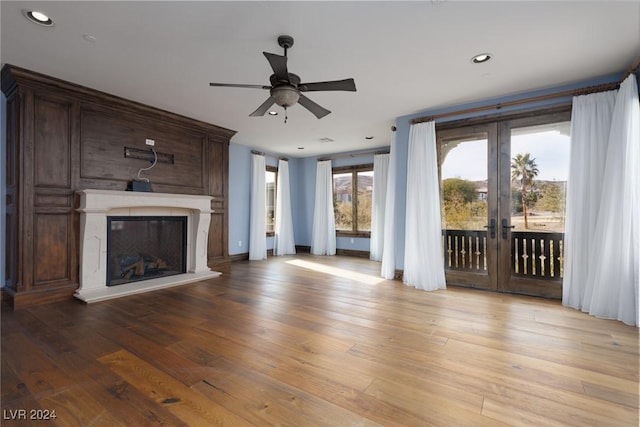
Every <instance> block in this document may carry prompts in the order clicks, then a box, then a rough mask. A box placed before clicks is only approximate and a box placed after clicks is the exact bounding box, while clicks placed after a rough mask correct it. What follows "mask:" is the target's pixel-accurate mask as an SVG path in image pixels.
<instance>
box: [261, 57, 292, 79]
mask: <svg viewBox="0 0 640 427" xmlns="http://www.w3.org/2000/svg"><path fill="white" fill-rule="evenodd" d="M262 53H263V54H264V56H265V57H266V58H267V61H269V64H271V68H272V69H273V74H275V76H276V79H277V80H278V81H279V82H289V71H287V57H286V56H282V55H276V54H275V53H269V52H262Z"/></svg>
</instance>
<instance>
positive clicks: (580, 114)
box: [562, 91, 616, 309]
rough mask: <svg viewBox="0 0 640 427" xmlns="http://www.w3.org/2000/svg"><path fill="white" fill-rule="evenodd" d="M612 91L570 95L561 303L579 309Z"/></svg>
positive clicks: (599, 187) (597, 194)
mask: <svg viewBox="0 0 640 427" xmlns="http://www.w3.org/2000/svg"><path fill="white" fill-rule="evenodd" d="M615 102H616V92H615V91H610V92H601V93H594V94H591V95H583V96H576V97H574V98H573V105H572V110H571V131H570V135H571V148H570V150H571V151H570V154H569V162H570V163H569V179H568V182H567V201H566V204H567V209H566V223H565V235H564V279H563V283H562V303H563V304H564V305H568V306H570V307H574V308H578V309H580V308H582V304H583V301H584V295H585V290H586V287H585V285H586V283H587V267H588V259H589V253H590V251H591V249H592V247H593V245H594V241H593V231H594V230H595V227H596V217H597V214H598V205H599V204H600V196H601V195H602V181H603V178H604V164H605V159H606V155H607V143H608V139H609V130H610V129H611V117H612V116H613V107H614V105H615Z"/></svg>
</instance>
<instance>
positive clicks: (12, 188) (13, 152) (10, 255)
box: [2, 93, 20, 289]
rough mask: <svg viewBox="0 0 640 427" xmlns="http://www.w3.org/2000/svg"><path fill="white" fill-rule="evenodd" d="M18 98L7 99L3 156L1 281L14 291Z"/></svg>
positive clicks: (16, 262)
mask: <svg viewBox="0 0 640 427" xmlns="http://www.w3.org/2000/svg"><path fill="white" fill-rule="evenodd" d="M18 106H19V98H18V96H17V95H16V94H15V93H14V94H13V96H11V97H10V98H8V99H7V112H6V113H7V121H6V130H5V131H6V141H7V144H6V156H5V166H6V171H5V185H6V188H5V200H4V203H5V227H6V234H5V241H6V243H5V247H6V253H5V255H4V256H5V272H4V277H3V278H2V280H3V281H4V286H6V287H7V288H11V289H15V288H16V286H17V281H18V278H17V272H18V262H19V261H18V215H17V209H16V203H17V197H18V188H17V186H16V182H17V180H18V177H17V173H18V169H17V164H18V146H17V144H12V143H10V141H16V140H17V139H18V137H19V128H18V118H19V117H20V116H19V114H18Z"/></svg>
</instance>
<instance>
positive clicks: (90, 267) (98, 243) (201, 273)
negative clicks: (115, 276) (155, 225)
mask: <svg viewBox="0 0 640 427" xmlns="http://www.w3.org/2000/svg"><path fill="white" fill-rule="evenodd" d="M77 193H78V195H79V196H80V207H79V208H78V209H77V210H78V212H79V213H80V287H79V288H78V290H77V291H76V293H75V296H76V297H77V298H79V299H81V300H82V301H85V302H87V303H90V302H96V301H102V300H106V299H111V298H116V297H120V296H125V295H132V294H137V293H141V292H147V291H152V290H155V289H162V288H167V287H171V286H177V285H181V284H186V283H192V282H196V281H199V280H203V279H207V278H212V277H218V276H220V274H221V273H219V272H216V271H211V270H210V269H209V267H208V266H207V239H208V233H209V224H210V221H211V212H212V211H211V200H212V198H211V197H210V196H196V195H187V194H167V193H140V192H130V191H110V190H91V189H87V190H81V191H78V192H77ZM114 216H117V217H142V216H149V217H159V216H164V217H166V216H186V217H187V227H186V228H187V232H186V235H187V239H186V273H183V274H175V275H171V276H166V277H159V278H154V279H147V280H143V281H134V282H130V283H126V284H121V285H118V286H108V283H107V270H108V260H107V223H108V217H114Z"/></svg>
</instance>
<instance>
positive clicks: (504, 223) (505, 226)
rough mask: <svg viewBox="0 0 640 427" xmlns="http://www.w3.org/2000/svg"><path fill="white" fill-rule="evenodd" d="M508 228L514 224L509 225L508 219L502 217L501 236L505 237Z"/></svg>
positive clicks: (513, 226)
mask: <svg viewBox="0 0 640 427" xmlns="http://www.w3.org/2000/svg"><path fill="white" fill-rule="evenodd" d="M510 228H515V225H509V221H508V220H507V219H506V218H502V238H503V239H506V238H507V233H508V232H509V229H510Z"/></svg>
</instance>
